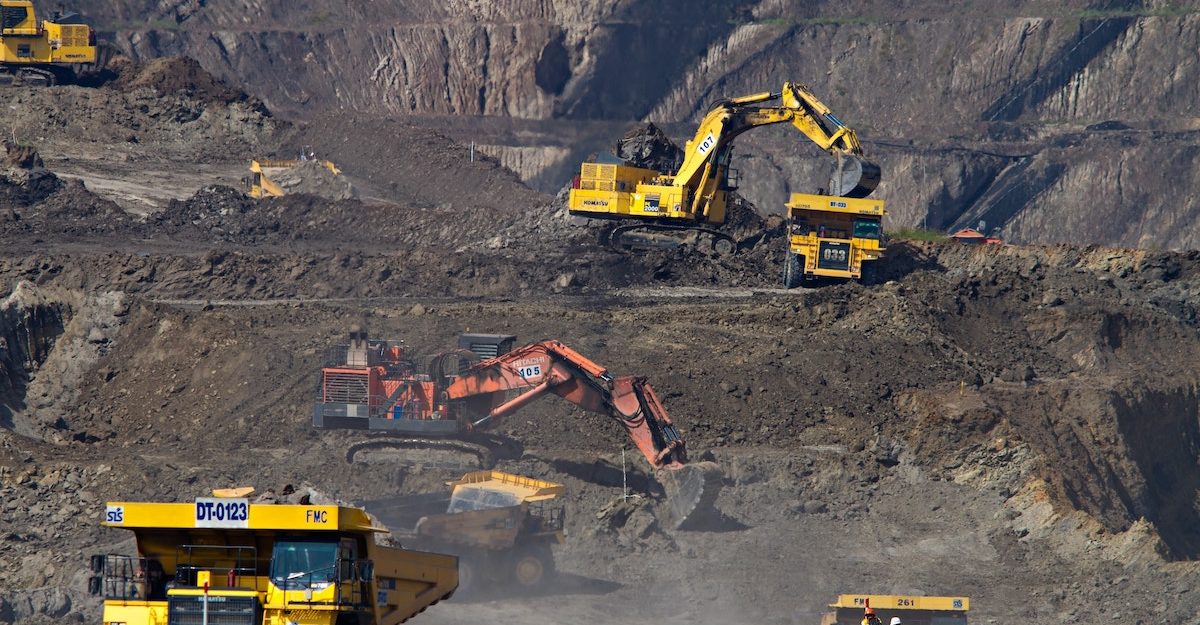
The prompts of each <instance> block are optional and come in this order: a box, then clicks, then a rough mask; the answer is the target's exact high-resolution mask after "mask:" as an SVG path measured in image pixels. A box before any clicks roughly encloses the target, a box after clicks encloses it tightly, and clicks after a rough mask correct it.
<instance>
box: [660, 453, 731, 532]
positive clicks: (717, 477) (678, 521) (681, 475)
mask: <svg viewBox="0 0 1200 625" xmlns="http://www.w3.org/2000/svg"><path fill="white" fill-rule="evenodd" d="M657 474H658V475H657V477H658V481H659V483H660V484H662V487H663V490H664V491H665V493H666V503H665V507H666V516H667V518H668V520H669V522H670V524H671V526H672V527H674V528H675V529H680V530H688V529H703V527H704V526H705V525H706V521H710V520H714V519H717V518H719V517H720V513H719V512H717V508H716V501H717V495H718V494H719V493H720V490H721V483H722V480H723V479H724V474H723V473H722V471H721V469H720V467H719V466H718V465H717V463H715V462H693V463H690V464H686V465H684V466H682V467H680V468H678V469H660V470H659V471H658V472H657Z"/></svg>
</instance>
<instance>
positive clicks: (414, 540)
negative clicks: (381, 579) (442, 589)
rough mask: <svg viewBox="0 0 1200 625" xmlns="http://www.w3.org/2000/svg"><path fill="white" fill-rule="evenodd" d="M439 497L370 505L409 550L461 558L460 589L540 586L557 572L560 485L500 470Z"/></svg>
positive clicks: (457, 483)
mask: <svg viewBox="0 0 1200 625" xmlns="http://www.w3.org/2000/svg"><path fill="white" fill-rule="evenodd" d="M446 485H447V486H448V487H449V489H450V493H449V497H447V496H446V495H445V494H444V493H433V494H427V495H409V496H403V497H396V498H392V499H387V500H379V501H374V502H368V503H366V504H365V506H366V508H367V509H368V510H370V511H371V513H372V514H374V515H376V516H377V517H379V519H380V520H381V521H382V522H383V523H384V524H386V525H388V527H389V528H391V530H392V531H393V532H394V533H395V534H397V535H399V536H401V539H402V540H404V541H405V542H406V543H408V544H415V545H419V546H420V547H422V548H429V549H437V550H439V551H446V552H450V553H454V554H456V555H458V556H459V557H460V558H461V559H462V560H461V564H460V570H461V576H462V580H463V586H464V587H469V586H471V585H473V584H475V583H477V582H482V581H487V582H489V583H492V584H503V583H505V582H515V583H516V584H518V585H520V586H523V587H534V586H537V585H538V584H540V583H541V582H542V581H543V580H544V579H545V578H546V576H547V575H549V574H550V573H551V572H552V571H553V570H554V558H553V554H552V552H551V548H550V547H551V545H552V544H554V543H561V542H563V540H564V539H565V532H564V530H563V520H564V509H563V506H562V505H561V504H560V503H558V501H557V498H558V497H559V496H560V495H562V494H563V493H564V492H565V488H564V487H563V486H562V485H561V484H555V483H554V482H547V481H544V480H538V479H534V478H531V477H524V476H521V475H513V474H511V473H504V472H502V471H474V472H471V473H467V474H466V475H464V476H463V477H462V478H461V479H458V480H454V481H451V482H447V483H446Z"/></svg>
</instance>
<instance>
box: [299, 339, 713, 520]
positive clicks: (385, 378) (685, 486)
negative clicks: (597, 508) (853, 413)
mask: <svg viewBox="0 0 1200 625" xmlns="http://www.w3.org/2000/svg"><path fill="white" fill-rule="evenodd" d="M515 339H516V337H514V336H511V335H494V334H464V335H462V336H461V337H460V338H459V348H458V349H455V350H451V351H447V352H443V353H440V354H436V355H434V356H432V357H431V358H429V359H427V360H426V361H425V363H424V366H422V365H421V364H420V363H418V362H417V360H416V359H414V358H413V357H412V355H411V354H410V353H409V351H408V349H407V348H406V347H405V346H404V344H403V342H401V341H381V340H372V339H370V338H368V336H367V333H366V332H365V331H361V330H353V331H351V333H350V342H349V344H347V345H342V346H338V347H336V348H334V349H333V350H332V351H331V353H330V356H327V358H326V363H325V366H324V367H323V368H322V370H321V382H320V388H319V391H318V397H317V402H316V406H315V408H314V412H313V424H314V425H315V426H316V427H318V428H350V429H362V430H370V431H375V432H379V433H381V434H384V435H385V436H384V437H375V438H372V439H369V440H367V441H363V442H361V443H357V444H355V445H353V446H351V449H350V451H349V452H348V453H347V460H349V461H353V457H354V454H355V453H356V452H358V451H362V450H364V449H369V448H379V447H413V446H416V447H431V448H439V447H440V448H451V449H456V450H465V451H471V452H472V453H476V455H479V456H481V458H482V457H483V455H484V454H483V453H481V452H477V451H473V450H472V449H470V448H467V447H465V446H464V445H463V444H462V443H463V442H464V441H463V440H462V439H466V440H467V441H475V443H470V442H468V445H469V446H471V447H473V448H474V449H478V446H479V445H478V441H481V440H483V439H482V437H481V436H479V435H480V434H482V433H483V432H484V431H486V430H488V429H490V428H493V427H495V426H496V425H497V424H498V423H500V422H501V421H502V420H503V419H504V417H506V416H508V415H510V414H512V413H514V412H516V411H518V410H520V409H521V408H522V407H524V406H526V405H527V404H529V403H530V402H532V401H534V400H536V399H538V398H539V397H543V396H546V395H548V394H554V395H558V396H559V397H562V398H563V399H566V400H567V401H569V402H571V403H573V404H575V405H577V406H579V407H580V408H583V409H584V410H587V411H589V412H594V413H598V414H603V415H607V416H610V417H612V418H613V419H614V420H615V421H617V422H618V423H619V424H620V425H621V426H622V427H623V428H624V429H625V431H626V432H627V433H628V434H629V437H630V439H631V440H632V441H633V444H634V446H636V447H637V448H638V450H639V451H640V452H641V453H642V455H643V456H644V457H645V458H646V461H647V462H648V463H649V464H650V466H651V467H653V468H655V469H665V470H666V471H665V472H660V482H662V484H663V486H664V487H666V489H667V490H668V491H669V492H668V499H669V500H670V502H669V503H670V506H671V515H672V516H673V517H674V520H675V522H676V524H677V526H678V525H681V524H682V523H683V521H684V520H685V519H686V518H687V517H688V516H689V515H690V514H691V513H692V511H694V510H696V509H697V508H699V507H701V506H702V505H704V504H705V502H706V500H708V501H707V502H708V503H711V499H712V498H715V495H716V492H715V491H716V488H715V486H714V485H713V482H714V480H713V478H712V476H711V475H704V473H705V472H709V473H711V467H706V468H701V467H693V468H694V469H695V470H689V471H680V470H681V469H683V468H684V465H685V463H687V449H686V446H685V445H684V441H683V438H682V437H681V436H680V434H679V430H678V429H677V428H676V427H675V425H674V423H673V422H672V421H671V417H670V416H669V415H668V414H667V410H666V408H665V407H663V404H662V402H661V401H660V400H659V398H658V395H657V394H655V392H654V389H653V388H652V387H651V386H650V384H649V383H647V382H646V380H645V379H644V378H640V377H635V376H614V375H612V374H611V373H610V372H609V371H608V369H606V368H605V367H603V366H601V365H599V364H597V363H595V362H593V361H592V360H590V359H589V358H587V357H586V356H584V355H583V354H580V353H579V352H577V351H575V350H573V349H571V348H570V347H567V346H566V345H564V344H562V343H560V342H558V341H553V340H550V341H541V342H538V343H532V344H529V345H526V346H524V347H520V348H517V349H512V345H513V343H514V341H515Z"/></svg>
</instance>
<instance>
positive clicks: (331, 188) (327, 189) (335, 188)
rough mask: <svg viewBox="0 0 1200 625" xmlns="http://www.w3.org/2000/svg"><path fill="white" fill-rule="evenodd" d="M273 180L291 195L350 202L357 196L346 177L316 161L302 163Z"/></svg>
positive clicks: (279, 174) (282, 171)
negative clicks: (314, 196) (305, 195)
mask: <svg viewBox="0 0 1200 625" xmlns="http://www.w3.org/2000/svg"><path fill="white" fill-rule="evenodd" d="M271 180H273V181H275V183H276V184H278V185H279V187H280V188H281V189H283V190H284V191H286V192H287V193H289V194H299V193H303V194H307V195H316V196H318V197H323V198H325V199H328V200H348V199H350V198H352V197H354V196H355V195H357V194H356V193H355V191H354V185H352V184H350V181H349V180H348V179H347V178H346V177H345V176H343V175H341V174H335V173H333V172H332V171H330V170H329V168H327V167H325V165H323V164H322V163H321V162H320V161H316V160H308V161H300V163H299V164H297V165H295V166H293V167H289V168H287V169H283V170H281V171H279V172H278V173H275V174H272V175H271Z"/></svg>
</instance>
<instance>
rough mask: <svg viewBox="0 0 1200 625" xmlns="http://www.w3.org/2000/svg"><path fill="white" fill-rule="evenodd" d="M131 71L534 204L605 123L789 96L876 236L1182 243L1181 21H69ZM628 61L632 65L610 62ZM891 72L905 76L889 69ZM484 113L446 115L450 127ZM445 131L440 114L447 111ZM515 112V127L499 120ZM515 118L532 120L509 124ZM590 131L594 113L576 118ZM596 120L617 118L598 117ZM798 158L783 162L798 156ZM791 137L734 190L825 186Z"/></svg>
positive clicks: (225, 7) (679, 129)
mask: <svg viewBox="0 0 1200 625" xmlns="http://www.w3.org/2000/svg"><path fill="white" fill-rule="evenodd" d="M83 8H84V9H86V11H87V12H88V13H89V14H91V15H93V16H95V19H96V20H98V23H101V24H103V25H105V27H106V28H108V29H110V30H111V31H112V37H113V39H114V40H115V41H116V42H117V43H118V44H119V45H120V46H121V47H122V48H123V49H125V50H126V51H128V52H129V53H130V54H132V55H133V56H135V57H136V58H153V57H157V56H160V55H164V54H179V53H186V54H188V55H190V56H193V57H195V58H197V59H199V60H200V61H201V62H202V63H203V64H204V65H205V66H206V67H207V68H209V69H211V70H213V71H215V72H217V73H218V74H220V75H223V76H226V77H237V78H238V80H241V81H244V83H245V84H246V85H248V88H249V89H250V91H251V92H252V93H254V94H255V95H257V96H259V97H261V98H263V99H264V101H266V102H267V104H268V105H269V106H270V107H271V108H272V109H274V110H279V111H295V112H315V111H323V110H327V109H330V108H336V109H350V110H355V111H360V112H365V113H371V114H376V115H398V114H399V115H418V116H421V117H422V118H423V120H424V121H423V123H427V124H430V125H433V126H435V127H438V128H440V129H447V128H457V130H450V132H451V134H452V135H453V136H454V137H455V138H458V139H460V140H462V141H464V142H468V141H474V142H476V143H478V144H480V145H481V146H482V147H483V149H485V150H487V151H489V152H490V153H491V154H493V155H495V156H497V157H498V158H500V159H501V160H502V161H503V162H505V163H506V164H507V165H509V166H511V167H513V168H514V169H515V170H517V171H518V173H520V174H521V176H522V177H524V178H525V179H526V180H529V181H531V182H533V183H534V184H535V185H537V186H539V187H540V188H542V189H543V190H547V191H552V190H557V189H558V188H560V187H561V186H562V185H563V184H564V183H565V182H566V181H567V180H569V179H570V177H571V175H572V174H573V170H574V169H575V168H576V167H577V166H578V163H579V161H580V160H581V159H582V158H583V157H584V156H586V155H587V154H589V153H591V152H594V151H596V150H598V149H600V150H603V149H610V148H611V145H612V142H613V141H614V140H615V139H616V138H617V137H618V136H619V135H620V133H621V131H622V127H621V124H623V123H628V122H632V121H635V120H639V119H648V120H651V121H654V122H657V123H660V124H665V125H668V126H669V125H671V124H673V123H674V124H676V125H675V126H673V128H674V132H675V134H676V137H677V138H683V137H684V136H686V135H688V134H690V127H689V126H688V124H690V123H695V121H696V120H697V119H698V118H699V116H700V115H702V114H703V112H704V110H705V109H706V107H707V106H708V104H709V103H711V102H712V101H714V100H716V99H718V98H720V97H725V96H729V95H736V94H743V93H754V92H758V91H762V90H764V89H776V88H778V85H779V84H780V83H781V82H782V81H785V80H799V81H801V82H805V83H807V84H809V85H810V86H811V87H812V88H813V89H814V91H816V92H817V93H818V94H819V95H820V96H821V97H822V98H823V99H825V100H826V101H827V102H828V103H829V104H830V106H831V107H832V108H833V109H834V110H835V111H836V112H837V113H838V115H839V116H840V117H841V118H842V119H844V120H846V121H847V122H848V123H850V124H851V125H852V126H854V127H855V128H857V129H858V130H859V131H860V133H861V134H862V135H863V137H864V138H865V139H866V141H867V146H868V149H869V150H871V151H872V153H873V154H875V155H876V156H877V158H878V160H879V161H880V162H881V164H882V165H883V166H884V170H885V172H886V174H885V182H884V183H883V185H881V187H880V189H879V191H878V192H877V193H879V194H880V195H881V196H882V197H884V198H885V199H887V200H888V201H889V203H890V205H891V207H892V209H891V210H892V224H893V226H901V225H922V224H923V225H926V226H928V227H933V228H958V227H962V226H975V225H977V223H978V222H979V221H980V220H982V221H985V222H987V225H988V227H989V229H990V228H996V227H998V228H1001V229H1002V230H1003V232H1004V234H1005V235H1006V236H1007V237H1008V238H1009V239H1011V240H1014V241H1019V242H1038V243H1052V242H1060V241H1087V242H1095V243H1103V244H1110V245H1157V246H1160V247H1163V248H1167V249H1184V248H1188V247H1191V246H1194V245H1195V241H1193V240H1192V239H1191V237H1190V235H1186V234H1182V233H1181V232H1180V229H1179V228H1178V227H1177V226H1176V224H1179V223H1185V222H1186V220H1187V219H1188V216H1189V215H1190V212H1191V211H1193V210H1194V207H1193V206H1192V204H1191V203H1190V201H1189V200H1188V199H1187V198H1188V197H1189V195H1188V194H1187V193H1185V192H1184V193H1181V191H1182V190H1185V189H1188V188H1190V187H1191V186H1192V185H1194V182H1193V180H1192V177H1193V175H1194V172H1192V170H1191V168H1190V167H1189V166H1188V163H1189V162H1190V157H1191V155H1192V153H1193V152H1195V150H1196V144H1197V142H1196V136H1195V134H1194V133H1193V132H1191V131H1192V130H1194V129H1195V123H1196V122H1195V115H1194V114H1193V112H1192V111H1191V103H1192V102H1194V101H1195V100H1196V99H1197V96H1198V95H1200V93H1197V89H1198V87H1197V86H1196V85H1198V84H1200V80H1197V75H1196V74H1197V71H1200V68H1198V65H1197V62H1196V60H1195V59H1194V58H1193V57H1192V56H1191V55H1188V54H1187V52H1186V51H1187V50H1191V49H1194V48H1195V47H1196V46H1197V45H1200V14H1197V13H1196V12H1195V10H1194V9H1193V8H1188V7H1186V6H1176V5H1174V4H1168V3H1161V2H1153V1H1145V2H1140V1H1136V0H1129V1H1107V2H1105V1H1091V2H1088V1H1075V2H1068V3H1047V2H1040V1H1033V0H1028V1H1021V0H1010V1H1007V2H1002V3H994V2H982V1H981V2H970V3H960V4H958V5H955V6H954V7H952V8H946V7H945V6H944V4H943V3H935V2H923V1H914V2H905V3H902V4H901V5H898V6H897V5H895V3H878V2H873V1H868V0H862V1H859V2H851V3H845V2H839V3H834V2H819V3H807V2H805V3H798V2H791V1H787V0H758V1H753V0H747V1H743V2H738V3H733V4H729V3H713V4H712V5H711V6H707V5H706V6H702V7H697V6H696V5H695V3H675V4H669V5H667V6H661V3H645V2H638V1H634V0H627V1H624V2H618V3H597V2H583V1H574V2H567V1H565V0H560V1H555V2H549V1H547V2H500V3H485V4H482V5H481V4H477V3H469V2H451V3H445V4H442V5H439V6H438V7H436V8H433V7H430V6H428V5H426V4H425V3H413V2H391V3H384V4H382V5H380V4H378V3H375V4H372V5H371V7H370V9H369V10H368V8H367V7H366V5H363V4H360V3H355V2H345V3H341V4H338V5H336V6H333V7H330V6H327V5H318V4H311V5H309V4H302V5H300V6H298V7H297V6H294V4H293V3H286V6H285V4H281V3H279V2H276V1H267V0H258V1H256V2H250V3H231V2H208V3H191V2H165V3H163V2H160V3H150V4H148V3H141V2H117V3H104V4H103V5H95V6H85V7H83ZM630 68H636V71H630ZM897 68H905V70H904V71H897ZM477 115H484V116H488V118H490V119H491V120H492V121H487V122H483V123H477V122H470V123H468V124H465V125H462V124H459V123H458V122H457V121H456V120H455V119H454V118H457V117H460V116H477ZM445 116H451V119H446V117H445ZM511 119H515V120H522V122H523V125H522V126H521V127H520V128H521V129H522V131H521V132H513V130H514V127H513V126H512V125H511V124H510V123H509V122H508V121H506V120H511ZM528 122H532V123H528ZM596 122H603V123H601V124H600V125H599V126H595V125H594V124H595V123H596ZM611 123H615V126H607V125H605V124H611ZM797 143H799V147H798V146H797ZM806 143H807V142H806V141H804V140H802V139H801V138H800V137H798V136H797V135H795V134H788V133H785V132H783V131H766V130H759V131H756V132H754V133H751V134H748V135H746V136H745V137H743V138H742V139H741V140H739V153H740V154H741V155H742V156H741V157H740V158H739V159H738V163H737V165H738V166H739V167H740V168H741V169H742V170H743V172H744V173H745V174H746V177H745V184H744V186H743V189H742V190H743V194H744V195H746V196H747V197H748V198H749V199H750V200H751V201H753V202H754V203H755V204H757V205H758V206H761V207H774V208H771V209H769V210H778V207H781V206H782V204H783V202H784V201H785V199H786V194H787V193H788V192H789V191H812V190H814V189H815V188H817V187H819V186H822V185H823V184H824V180H823V178H824V170H825V168H826V167H827V165H826V163H825V160H824V159H823V157H822V156H821V154H820V152H819V151H818V150H817V149H816V148H814V147H812V146H810V145H807V144H806Z"/></svg>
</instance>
